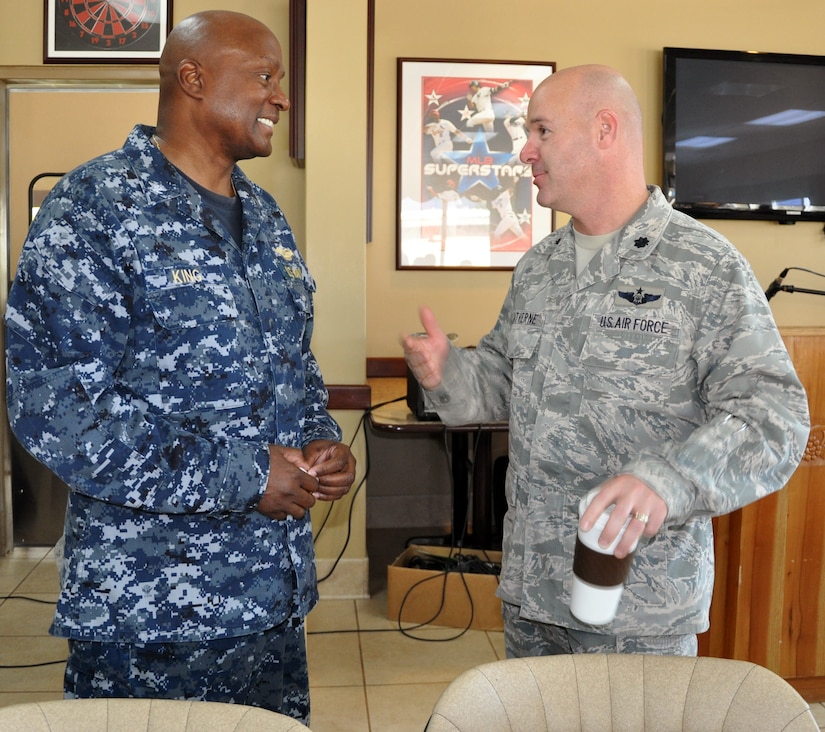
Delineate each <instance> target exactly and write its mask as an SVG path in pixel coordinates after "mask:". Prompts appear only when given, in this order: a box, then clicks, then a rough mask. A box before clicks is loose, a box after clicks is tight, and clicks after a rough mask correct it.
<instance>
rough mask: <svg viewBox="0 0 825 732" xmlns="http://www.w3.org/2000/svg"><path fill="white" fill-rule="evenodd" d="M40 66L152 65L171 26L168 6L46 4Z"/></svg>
mask: <svg viewBox="0 0 825 732" xmlns="http://www.w3.org/2000/svg"><path fill="white" fill-rule="evenodd" d="M43 8H44V10H43V32H44V37H43V62H44V63H73V64H77V63H105V64H124V63H132V64H152V63H157V62H158V59H159V58H160V54H161V51H163V45H164V43H165V42H166V37H167V36H168V35H169V31H170V30H171V26H172V0H140V1H139V2H138V1H137V0H134V1H133V2H126V3H124V2H122V1H121V2H117V1H116V0H44V5H43Z"/></svg>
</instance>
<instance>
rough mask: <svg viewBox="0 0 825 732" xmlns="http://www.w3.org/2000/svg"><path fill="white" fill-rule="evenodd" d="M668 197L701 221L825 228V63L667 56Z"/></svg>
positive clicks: (686, 52) (673, 51) (713, 54)
mask: <svg viewBox="0 0 825 732" xmlns="http://www.w3.org/2000/svg"><path fill="white" fill-rule="evenodd" d="M663 61H664V105H663V113H662V125H663V164H664V170H663V178H662V188H663V190H664V192H665V195H666V196H667V198H668V200H669V201H670V202H671V204H672V205H673V207H674V208H676V209H678V210H680V211H684V212H685V213H687V214H689V215H691V216H693V217H694V218H708V219H710V218H715V219H719V218H731V219H764V220H773V221H778V222H780V223H796V222H797V221H825V56H807V55H801V54H780V53H756V52H748V51H714V50H706V49H696V48H671V47H667V48H665V49H664V54H663Z"/></svg>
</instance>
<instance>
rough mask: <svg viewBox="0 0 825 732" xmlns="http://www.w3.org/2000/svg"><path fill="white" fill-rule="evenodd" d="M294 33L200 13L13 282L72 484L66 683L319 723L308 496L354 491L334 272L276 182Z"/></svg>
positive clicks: (43, 222) (15, 417)
mask: <svg viewBox="0 0 825 732" xmlns="http://www.w3.org/2000/svg"><path fill="white" fill-rule="evenodd" d="M283 77H284V64H283V60H282V52H281V47H280V44H279V42H278V40H277V38H276V37H275V36H274V35H273V34H272V32H271V31H270V30H269V29H268V28H267V27H266V26H264V25H263V24H261V23H259V22H258V21H256V20H254V19H252V18H250V17H248V16H246V15H242V14H239V13H233V12H224V11H213V12H204V13H199V14H196V15H193V16H191V17H189V18H186V19H185V20H183V21H182V22H181V23H180V24H179V25H178V26H176V27H175V28H174V29H173V30H172V32H171V34H170V35H169V38H168V40H167V43H166V45H165V48H164V51H163V55H162V58H161V59H160V100H159V108H158V123H157V127H156V128H153V127H149V126H143V125H138V126H136V127H135V128H134V129H133V130H132V132H131V134H130V135H129V137H128V139H127V140H126V142H125V144H124V146H123V147H122V148H121V149H119V150H116V151H114V152H112V153H109V154H107V155H103V156H101V157H99V158H97V159H95V160H92V161H90V162H88V163H86V164H84V165H82V166H80V167H79V168H77V169H76V170H74V171H72V172H71V173H69V174H67V175H66V176H64V178H63V179H62V180H61V181H60V182H59V183H58V184H57V186H56V187H55V188H54V190H53V191H52V192H51V194H50V195H49V197H48V198H47V200H46V201H45V202H44V204H43V206H42V208H41V210H40V212H39V214H38V216H37V218H36V220H35V222H34V224H33V225H32V227H31V230H30V232H29V235H28V238H27V240H26V243H25V246H24V249H23V253H22V256H21V259H20V263H19V268H18V270H17V276H16V280H15V282H14V285H13V287H12V290H11V294H10V297H9V303H8V309H7V313H6V324H7V327H8V342H7V366H8V410H9V416H10V419H11V424H12V427H13V429H14V432H15V434H16V435H17V437H18V438H19V439H20V441H21V443H22V444H23V445H24V446H25V447H26V448H27V449H28V450H29V452H31V453H32V454H33V455H34V456H35V457H36V458H38V459H39V460H40V461H41V462H42V463H44V464H45V465H46V466H48V467H49V468H50V469H51V470H53V471H54V472H55V473H56V474H57V475H59V476H60V477H61V478H62V479H63V480H64V481H65V482H66V483H67V484H68V485H69V487H70V496H69V503H68V508H67V513H66V523H65V532H64V540H65V550H64V551H65V559H64V563H63V566H62V571H61V575H62V577H61V592H60V598H59V600H58V603H57V611H56V614H55V618H54V623H53V625H52V628H51V632H52V633H53V634H54V635H58V636H62V637H65V638H68V639H69V658H68V663H67V666H66V675H65V694H66V696H67V697H69V698H76V697H165V698H191V699H204V700H212V701H228V702H235V703H245V704H251V705H255V706H261V707H265V708H269V709H273V710H277V711H281V712H283V713H285V714H289V715H291V716H293V717H295V718H296V719H299V720H302V721H304V722H305V723H306V722H307V721H308V719H309V691H308V679H307V668H306V650H305V643H304V618H305V616H306V614H307V613H308V612H309V611H310V609H311V608H312V607H313V605H314V604H315V602H316V601H317V598H318V592H317V585H316V575H315V567H314V552H313V542H312V530H311V524H310V518H309V513H308V509H309V508H310V507H311V506H312V505H313V504H314V503H315V502H316V500H324V501H333V500H336V499H338V498H340V497H341V496H343V495H345V494H346V493H347V491H348V490H349V489H350V487H351V485H352V483H353V480H354V478H355V460H354V458H353V456H352V453H351V452H350V450H349V448H348V447H347V446H346V445H345V444H342V443H341V442H340V440H341V432H340V429H339V427H338V425H337V424H336V423H335V422H334V421H333V419H332V417H331V416H330V415H329V413H328V411H327V408H326V404H327V392H326V389H325V387H324V384H323V380H322V378H321V373H320V370H319V368H318V364H317V363H316V360H315V358H314V356H313V354H312V351H311V350H310V340H311V337H312V331H313V292H314V290H315V283H314V281H313V279H312V277H311V276H310V274H309V272H308V271H307V269H306V266H305V264H304V261H303V259H302V258H301V255H300V254H299V252H298V250H297V248H296V246H295V241H294V239H293V235H292V232H291V230H290V228H289V225H288V224H287V222H286V220H285V219H284V215H283V213H282V211H281V209H280V208H279V207H278V205H277V203H276V202H275V201H274V199H273V198H272V196H270V195H269V194H268V193H267V192H265V191H264V190H262V189H261V188H260V187H259V186H257V185H256V184H254V183H253V182H252V181H250V180H249V179H248V178H247V177H246V176H245V175H244V174H243V173H242V172H241V170H240V169H239V168H238V167H237V165H236V162H237V161H238V160H243V159H249V158H254V157H261V156H267V155H269V154H270V153H271V151H272V134H273V127H274V125H275V124H276V123H277V122H278V121H279V117H280V115H281V113H282V112H285V111H287V110H288V109H289V99H288V98H287V96H286V94H285V93H284V91H283V89H282V88H281V81H282V79H283Z"/></svg>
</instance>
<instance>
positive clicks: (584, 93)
mask: <svg viewBox="0 0 825 732" xmlns="http://www.w3.org/2000/svg"><path fill="white" fill-rule="evenodd" d="M541 90H546V91H548V92H550V93H552V94H553V96H554V98H555V99H558V100H559V103H560V104H563V105H564V106H565V108H566V111H567V113H568V114H570V115H575V116H576V117H578V118H579V119H581V120H591V119H593V118H594V117H595V116H596V115H598V114H599V112H600V111H602V110H611V111H612V112H613V113H615V114H616V116H617V117H618V118H619V120H620V121H621V122H622V124H623V127H624V130H623V132H624V133H625V134H626V135H630V136H632V137H633V140H634V142H636V143H638V144H639V145H641V140H642V112H641V109H640V108H639V101H638V99H637V98H636V94H635V92H634V91H633V89H632V87H631V86H630V84H628V82H627V80H626V79H625V78H624V77H623V76H622V75H621V74H620V73H619V72H618V71H616V70H615V69H612V68H610V67H609V66H602V65H599V64H588V65H585V66H572V67H570V68H567V69H562V70H561V71H557V72H556V73H554V74H552V75H551V76H549V77H547V78H546V79H545V80H544V81H543V82H541V84H539V86H538V87H537V88H536V93H539V92H540V91H541Z"/></svg>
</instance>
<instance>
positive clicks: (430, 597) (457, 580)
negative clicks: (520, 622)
mask: <svg viewBox="0 0 825 732" xmlns="http://www.w3.org/2000/svg"><path fill="white" fill-rule="evenodd" d="M456 554H458V552H457V551H456V550H454V549H450V547H441V546H421V545H416V544H413V545H412V546H409V547H407V548H406V549H405V550H404V551H403V552H402V553H401V554H400V555H399V556H398V557H397V558H396V560H395V561H394V562H393V563H392V564H391V565H390V566H389V567H388V568H387V617H388V618H389V619H390V620H398V619H399V614H400V615H401V622H402V623H404V624H407V623H427V624H429V625H447V626H450V627H452V628H466V627H468V626H469V627H470V628H473V629H475V630H502V628H503V627H504V626H503V623H502V619H501V600H499V599H498V598H497V597H496V595H495V592H496V589H497V587H498V575H497V574H481V573H476V572H471V571H460V570H461V569H463V568H467V569H469V568H470V567H471V565H472V564H473V563H474V560H473V559H467V560H466V562H465V563H462V561H461V558H459V560H456V559H455V557H456ZM461 557H468V558H469V557H474V558H477V560H479V561H481V562H492V563H494V564H498V565H499V567H500V565H501V552H496V551H486V552H485V551H481V550H478V549H463V550H462V551H461ZM413 558H417V560H418V562H419V563H422V562H423V563H426V564H427V565H430V564H437V565H439V566H440V565H441V564H443V563H445V562H444V560H445V558H446V559H447V560H448V561H447V562H446V566H448V567H450V571H445V570H442V569H420V568H417V567H410V566H409V564H410V560H413ZM413 563H416V562H415V561H414V562H413ZM462 580H463V581H462Z"/></svg>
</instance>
